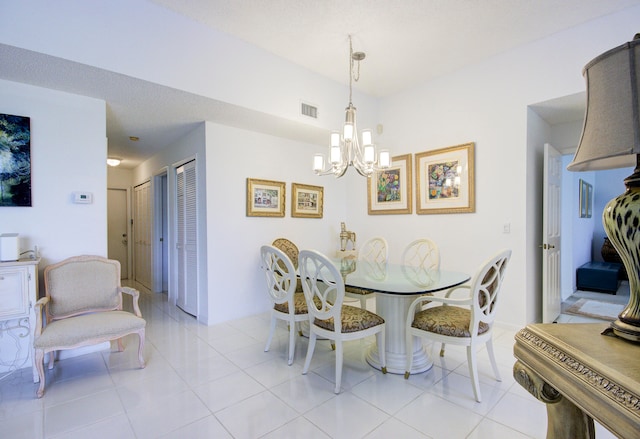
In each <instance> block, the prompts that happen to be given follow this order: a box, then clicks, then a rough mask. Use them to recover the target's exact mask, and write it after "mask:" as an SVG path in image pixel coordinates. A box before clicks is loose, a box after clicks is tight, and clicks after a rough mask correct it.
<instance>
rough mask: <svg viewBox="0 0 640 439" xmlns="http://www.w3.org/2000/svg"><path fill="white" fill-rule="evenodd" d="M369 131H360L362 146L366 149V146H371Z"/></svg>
mask: <svg viewBox="0 0 640 439" xmlns="http://www.w3.org/2000/svg"><path fill="white" fill-rule="evenodd" d="M371 139H372V137H371V130H362V144H363V145H364V146H365V147H366V146H367V145H372V144H373V141H372V140H371Z"/></svg>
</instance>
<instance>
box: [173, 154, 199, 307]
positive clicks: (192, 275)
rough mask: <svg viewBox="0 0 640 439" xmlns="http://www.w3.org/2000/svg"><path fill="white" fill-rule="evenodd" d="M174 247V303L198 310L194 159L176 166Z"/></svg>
mask: <svg viewBox="0 0 640 439" xmlns="http://www.w3.org/2000/svg"><path fill="white" fill-rule="evenodd" d="M176 186H177V187H176V203H177V206H176V214H177V221H176V224H177V235H176V251H177V256H178V273H177V274H178V294H177V297H176V305H178V306H179V307H180V308H181V309H182V310H184V311H185V312H187V313H189V314H191V315H194V316H197V315H198V314H197V313H198V264H197V263H198V252H197V243H198V233H197V227H196V226H197V223H198V221H197V207H198V206H197V203H196V162H195V160H192V161H190V162H188V163H186V164H184V165H182V166H180V167H179V168H178V169H176Z"/></svg>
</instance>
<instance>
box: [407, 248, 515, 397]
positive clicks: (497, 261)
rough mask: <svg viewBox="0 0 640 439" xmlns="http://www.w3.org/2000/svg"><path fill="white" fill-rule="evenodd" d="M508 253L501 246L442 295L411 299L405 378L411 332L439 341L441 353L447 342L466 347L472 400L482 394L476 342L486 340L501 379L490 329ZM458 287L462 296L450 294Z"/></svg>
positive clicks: (409, 363) (409, 362) (509, 252)
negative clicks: (469, 276)
mask: <svg viewBox="0 0 640 439" xmlns="http://www.w3.org/2000/svg"><path fill="white" fill-rule="evenodd" d="M510 257H511V250H502V251H500V252H498V253H497V254H495V255H494V256H492V257H490V258H489V259H487V261H485V262H484V263H483V264H482V265H480V268H479V269H478V270H477V271H476V273H475V274H474V276H473V278H472V279H471V281H470V282H469V283H467V284H464V285H460V286H457V287H454V288H451V289H450V290H448V291H447V293H446V294H445V295H444V297H436V296H428V297H426V296H420V297H418V298H417V299H416V300H414V301H413V303H412V304H411V306H410V307H409V311H408V313H407V322H406V328H405V334H406V340H405V343H406V346H407V353H408V355H407V358H406V372H405V374H404V377H405V378H407V379H408V378H409V375H410V371H411V363H412V360H413V355H411V354H410V353H411V346H412V342H413V336H418V337H421V338H425V339H427V340H431V341H433V342H435V343H442V345H441V349H440V356H441V357H443V356H444V349H445V345H446V344H447V343H449V344H455V345H463V346H466V347H467V363H468V367H469V373H470V375H471V384H472V386H473V393H474V396H475V398H476V401H478V402H481V398H482V397H481V394H480V382H479V380H478V366H477V358H476V349H477V348H478V346H480V345H482V344H483V343H484V344H486V347H487V352H488V354H489V360H490V361H491V367H492V368H493V372H494V374H495V376H496V380H497V381H501V380H502V379H501V378H500V372H499V371H498V366H497V365H496V359H495V356H494V353H493V342H492V336H493V333H492V329H493V322H494V319H495V315H496V309H497V304H498V293H499V292H500V287H501V285H502V281H503V279H504V274H505V270H506V267H507V263H508V262H509V259H510ZM459 290H463V291H466V293H465V294H464V297H461V298H454V297H452V295H454V294H453V293H455V292H456V291H459ZM426 301H428V302H430V303H429V304H428V306H427V307H426V308H425V309H423V310H421V311H420V310H419V309H420V308H419V307H421V306H422V304H423V302H426ZM416 308H417V309H418V311H417V310H416Z"/></svg>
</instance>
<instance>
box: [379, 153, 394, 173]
mask: <svg viewBox="0 0 640 439" xmlns="http://www.w3.org/2000/svg"><path fill="white" fill-rule="evenodd" d="M378 166H380V167H381V168H383V169H384V168H388V167H389V166H391V155H390V154H389V151H388V150H386V149H383V150H380V157H378Z"/></svg>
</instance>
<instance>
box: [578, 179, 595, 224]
mask: <svg viewBox="0 0 640 439" xmlns="http://www.w3.org/2000/svg"><path fill="white" fill-rule="evenodd" d="M579 184H580V188H579V190H580V194H579V200H580V203H579V205H580V212H579V213H578V215H579V217H580V218H591V210H592V209H591V206H592V205H593V186H592V185H591V184H589V183H587V182H586V181H584V180H583V179H580V183H579Z"/></svg>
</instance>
